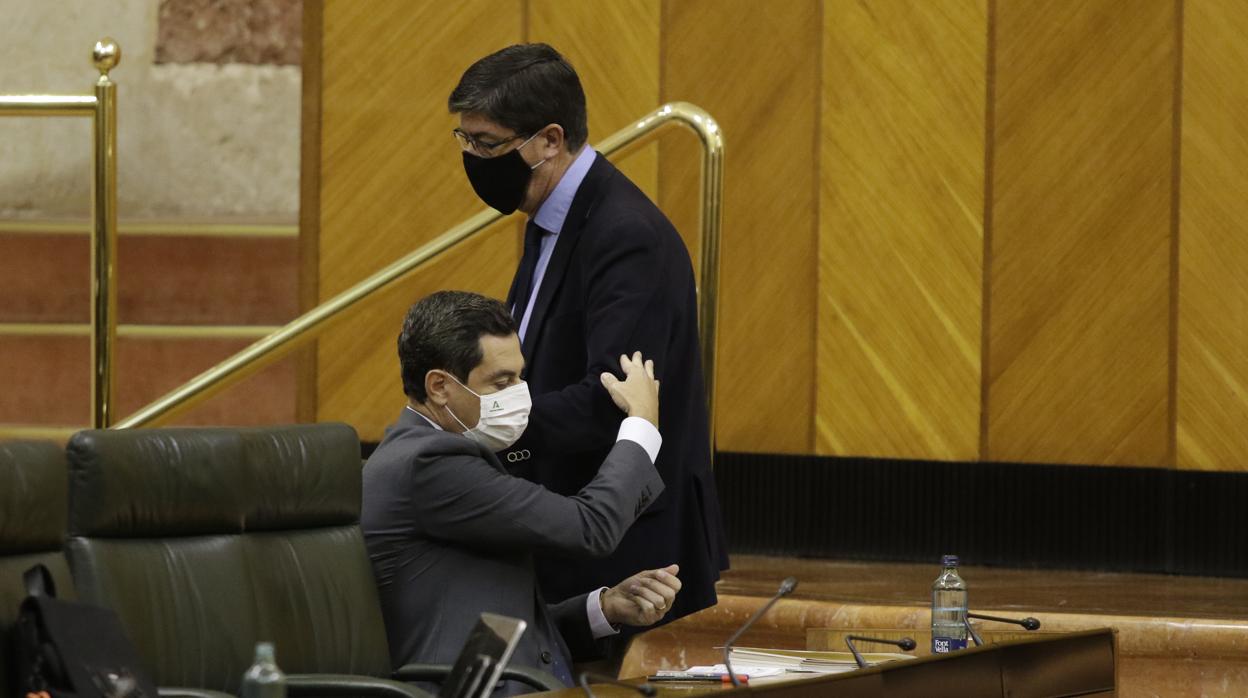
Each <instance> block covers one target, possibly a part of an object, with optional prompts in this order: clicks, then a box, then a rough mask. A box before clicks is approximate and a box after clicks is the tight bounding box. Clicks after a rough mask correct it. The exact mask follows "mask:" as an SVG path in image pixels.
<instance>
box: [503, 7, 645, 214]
mask: <svg viewBox="0 0 1248 698" xmlns="http://www.w3.org/2000/svg"><path fill="white" fill-rule="evenodd" d="M528 7H529V18H528V36H527V37H526V40H527V41H541V42H545V43H548V44H550V45H551V46H554V47H555V49H556V50H558V51H559V52H560V53H562V54H563V55H564V57H565V58H567V59H568V61H569V62H571V63H572V66H573V67H574V68H576V72H577V75H579V76H580V78H581V86H582V87H584V88H585V100H586V103H587V104H588V108H589V142H590V143H591V144H593V143H596V142H598V141H600V140H602V139H603V138H604V137H606V136H609V135H611V134H612V133H615V132H616V131H618V130H620V129H621V128H624V127H625V126H627V125H628V124H629V123H631V122H632V121H634V120H636V119H637V117H640V116H641V115H643V114H646V113H648V112H650V111H651V110H653V109H654V108H655V107H657V106H659V9H660V5H659V0H614V1H613V2H582V1H581V0H529V3H528ZM613 162H615V164H616V165H617V166H618V167H619V168H620V169H621V170H622V171H623V172H624V174H626V175H628V177H629V179H631V180H632V181H633V182H634V183H635V184H636V185H637V186H639V187H641V189H642V191H644V192H646V193H647V194H649V195H650V197H651V198H655V197H656V196H657V194H658V177H659V146H658V144H657V143H652V144H650V145H648V146H645V147H644V148H641V149H640V150H637V151H635V152H633V153H631V154H629V155H628V156H627V157H625V158H622V159H616V160H614V161H613Z"/></svg>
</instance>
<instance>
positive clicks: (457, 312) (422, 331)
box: [399, 291, 516, 402]
mask: <svg viewBox="0 0 1248 698" xmlns="http://www.w3.org/2000/svg"><path fill="white" fill-rule="evenodd" d="M515 331H516V323H515V321H514V320H512V319H511V313H510V312H508V311H507V306H505V305H503V304H502V303H500V302H498V301H496V300H494V299H493V298H486V297H485V296H482V295H479V294H476V293H469V292H467V291H438V292H437V293H434V294H430V295H428V296H425V297H424V298H422V299H420V300H419V301H417V302H416V303H415V304H414V305H413V306H412V307H411V308H409V309H408V311H407V317H405V318H403V331H402V332H400V333H399V367H400V370H401V372H402V374H403V392H404V393H406V394H407V396H408V397H410V398H412V399H413V400H416V401H417V402H424V401H425V400H427V399H428V398H429V394H428V393H426V392H425V374H426V373H428V372H429V371H431V370H433V369H441V370H443V371H448V372H450V373H451V375H453V376H455V377H456V378H458V379H459V380H460V381H461V382H463V383H467V382H468V374H469V373H471V372H472V369H474V368H476V367H477V365H478V364H480V363H481V337H483V336H484V335H493V336H495V337H506V336H508V335H511V334H513V333H515Z"/></svg>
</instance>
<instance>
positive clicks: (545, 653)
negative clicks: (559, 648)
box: [542, 650, 552, 664]
mask: <svg viewBox="0 0 1248 698" xmlns="http://www.w3.org/2000/svg"><path fill="white" fill-rule="evenodd" d="M551 659H552V657H551V656H550V650H542V662H543V663H545V664H550V660H551Z"/></svg>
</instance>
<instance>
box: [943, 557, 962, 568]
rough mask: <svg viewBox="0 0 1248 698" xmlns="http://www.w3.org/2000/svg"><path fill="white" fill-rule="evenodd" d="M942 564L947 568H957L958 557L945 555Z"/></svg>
mask: <svg viewBox="0 0 1248 698" xmlns="http://www.w3.org/2000/svg"><path fill="white" fill-rule="evenodd" d="M940 564H942V565H944V566H945V567H957V566H958V556H957V555H945V556H943V557H941V558H940Z"/></svg>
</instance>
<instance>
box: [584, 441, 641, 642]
mask: <svg viewBox="0 0 1248 698" xmlns="http://www.w3.org/2000/svg"><path fill="white" fill-rule="evenodd" d="M643 421H644V420H643ZM606 590H607V588H606V587H602V588H601V589H596V590H594V591H591V592H589V596H587V597H585V615H587V616H589V631H590V632H591V633H593V635H594V639H595V640H597V639H599V638H604V637H610V636H611V635H618V634H619V632H620V631H619V629H618V628H616V627H615V626H613V625H611V624H610V623H608V622H607V616H606V615H605V614H603V612H602V600H601V598H600V597H601V596H602V592H604V591H606Z"/></svg>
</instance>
